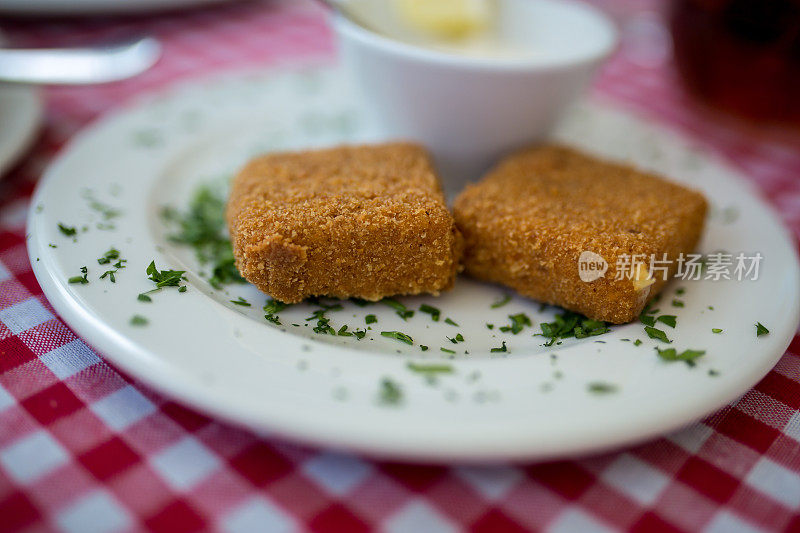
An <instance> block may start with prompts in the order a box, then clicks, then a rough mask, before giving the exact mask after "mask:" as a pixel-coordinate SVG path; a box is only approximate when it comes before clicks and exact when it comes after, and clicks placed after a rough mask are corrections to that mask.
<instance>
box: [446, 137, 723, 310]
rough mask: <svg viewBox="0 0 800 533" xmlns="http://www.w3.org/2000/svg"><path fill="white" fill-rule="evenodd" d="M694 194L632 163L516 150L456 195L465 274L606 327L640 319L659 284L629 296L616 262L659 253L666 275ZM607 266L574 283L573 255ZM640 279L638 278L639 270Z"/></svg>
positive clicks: (688, 225) (692, 224) (690, 238)
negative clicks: (583, 255)
mask: <svg viewBox="0 0 800 533" xmlns="http://www.w3.org/2000/svg"><path fill="white" fill-rule="evenodd" d="M706 210H707V204H706V200H705V198H704V197H703V195H702V194H700V193H698V192H695V191H693V190H690V189H687V188H684V187H682V186H680V185H677V184H674V183H671V182H669V181H666V180H664V179H662V178H660V177H658V176H656V175H653V174H649V173H645V172H641V171H638V170H636V169H634V168H632V167H629V166H625V165H621V164H615V163H611V162H606V161H602V160H599V159H597V158H594V157H591V156H588V155H584V154H582V153H580V152H577V151H575V150H572V149H570V148H566V147H563V146H555V145H547V146H540V147H534V148H528V149H525V150H522V151H520V152H518V153H516V154H514V155H512V156H510V157H508V158H506V159H505V160H503V161H502V162H500V164H499V165H497V166H496V167H495V168H494V169H493V170H491V171H490V172H489V173H488V174H487V176H486V177H485V178H484V179H483V180H482V181H481V182H479V183H478V184H475V185H471V186H469V187H467V188H466V189H465V190H464V191H463V192H462V193H461V194H460V195H459V197H458V198H457V199H456V202H455V206H454V215H455V219H456V224H457V225H458V228H459V229H460V230H461V233H462V234H463V236H464V241H465V251H464V264H465V267H466V271H467V273H468V274H470V275H472V276H474V277H476V278H478V279H483V280H488V281H493V282H497V283H502V284H504V285H507V286H509V287H512V288H514V289H516V290H517V291H519V292H520V293H521V294H523V295H525V296H529V297H531V298H534V299H536V300H540V301H542V302H546V303H550V304H555V305H559V306H562V307H564V308H566V309H570V310H573V311H577V312H580V313H583V314H584V315H586V316H588V317H590V318H593V319H597V320H605V321H608V322H613V323H623V322H628V321H631V320H633V319H634V318H636V317H637V316H638V315H639V313H641V311H642V309H643V307H644V305H645V304H646V302H647V301H648V300H649V299H651V298H652V297H653V296H655V295H656V294H658V292H659V291H660V290H661V288H662V287H663V285H664V284H665V281H664V280H663V279H662V278H663V275H662V274H661V273H656V275H655V276H654V277H655V278H656V281H655V283H653V284H652V285H650V286H649V287H647V288H644V289H640V290H636V286H635V285H636V284H635V283H634V282H633V281H632V280H631V279H630V276H629V274H630V271H627V270H623V269H622V268H621V269H620V273H621V275H622V277H623V278H625V279H620V280H615V278H616V277H617V260H618V258H619V257H620V256H623V255H626V254H627V255H628V256H633V255H634V254H643V258H644V259H645V263H647V265H649V264H650V257H651V254H656V258H657V259H659V260H660V259H661V258H662V257H663V256H662V254H667V259H668V260H669V261H670V265H671V268H670V270H669V276H670V277H671V276H672V275H673V274H674V272H675V268H676V267H677V264H676V259H677V257H678V256H679V254H680V253H690V252H692V251H693V249H694V247H695V246H696V245H697V243H698V241H699V239H700V235H701V233H702V230H703V224H704V221H705V215H706ZM583 251H591V252H594V253H596V254H599V255H600V256H602V257H603V258H604V259H605V260H606V261H607V263H608V271H607V272H606V273H605V275H604V276H603V277H601V278H599V279H597V280H595V281H591V282H585V281H582V280H581V278H580V275H579V271H578V263H579V258H580V255H581V253H582V252H583ZM645 274H646V272H645Z"/></svg>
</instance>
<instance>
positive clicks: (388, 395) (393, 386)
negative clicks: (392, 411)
mask: <svg viewBox="0 0 800 533" xmlns="http://www.w3.org/2000/svg"><path fill="white" fill-rule="evenodd" d="M378 398H379V400H380V403H382V404H386V405H397V404H399V403H400V402H402V401H403V390H402V389H401V388H400V385H398V384H397V383H395V382H394V381H392V380H391V379H389V378H383V379H382V380H381V388H380V392H379V394H378Z"/></svg>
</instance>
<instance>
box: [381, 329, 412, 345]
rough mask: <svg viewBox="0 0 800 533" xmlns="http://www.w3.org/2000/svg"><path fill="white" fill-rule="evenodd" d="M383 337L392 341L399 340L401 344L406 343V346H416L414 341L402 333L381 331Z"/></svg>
mask: <svg viewBox="0 0 800 533" xmlns="http://www.w3.org/2000/svg"><path fill="white" fill-rule="evenodd" d="M381 336H382V337H389V338H391V339H397V340H399V341H400V342H404V343H406V344H414V339H412V338H411V337H409V336H408V335H406V334H405V333H402V332H400V331H381Z"/></svg>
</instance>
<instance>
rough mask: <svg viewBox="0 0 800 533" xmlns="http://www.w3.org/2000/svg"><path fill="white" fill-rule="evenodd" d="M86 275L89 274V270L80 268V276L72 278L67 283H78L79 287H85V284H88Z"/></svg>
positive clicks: (83, 267)
mask: <svg viewBox="0 0 800 533" xmlns="http://www.w3.org/2000/svg"><path fill="white" fill-rule="evenodd" d="M88 274H89V269H88V268H87V267H85V266H82V267H81V275H80V276H72V277H71V278H69V279H68V280H67V281H68V282H69V283H80V284H81V285H86V284H87V283H89V278H88Z"/></svg>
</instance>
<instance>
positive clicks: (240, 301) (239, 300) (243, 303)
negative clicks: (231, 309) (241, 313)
mask: <svg viewBox="0 0 800 533" xmlns="http://www.w3.org/2000/svg"><path fill="white" fill-rule="evenodd" d="M230 302H231V303H232V304H233V305H240V306H242V307H252V305H251V304H250V302H248V301H247V300H245V299H244V298H242V297H241V296H239V297H238V298H237V299H235V300H230Z"/></svg>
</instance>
